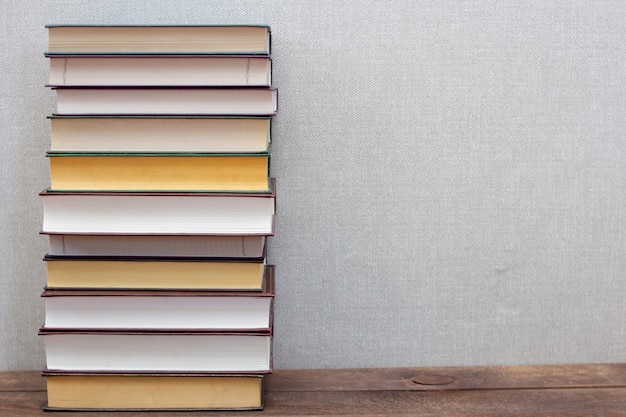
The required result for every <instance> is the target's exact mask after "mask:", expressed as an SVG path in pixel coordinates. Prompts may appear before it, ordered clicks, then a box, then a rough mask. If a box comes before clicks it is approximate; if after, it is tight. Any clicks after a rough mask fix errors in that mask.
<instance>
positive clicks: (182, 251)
mask: <svg viewBox="0 0 626 417" xmlns="http://www.w3.org/2000/svg"><path fill="white" fill-rule="evenodd" d="M47 235H48V242H49V251H48V256H57V257H67V256H73V257H104V258H111V257H125V258H133V257H149V256H159V257H179V258H202V259H214V260H220V259H222V260H235V261H236V260H242V261H244V260H245V261H247V260H262V259H263V258H264V257H265V252H266V250H265V247H266V240H267V239H266V236H264V235H250V236H236V235H235V236H223V235H221V236H214V235H193V234H184V235H158V234H157V235H155V234H152V235H99V234H47Z"/></svg>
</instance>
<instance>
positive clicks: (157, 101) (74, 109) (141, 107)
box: [54, 87, 277, 116]
mask: <svg viewBox="0 0 626 417" xmlns="http://www.w3.org/2000/svg"><path fill="white" fill-rule="evenodd" d="M54 90H55V91H56V96H57V100H56V103H57V110H56V114H59V115H95V114H101V115H106V114H108V115H113V114H116V115H165V114H168V115H181V114H186V115H221V116H223V115H230V116H237V115H239V116H242V115H246V116H271V115H274V114H275V113H276V109H277V107H276V106H277V101H276V100H277V93H276V89H274V88H262V87H240V88H234V87H231V88H219V87H178V88H168V87H117V88H116V87H55V88H54Z"/></svg>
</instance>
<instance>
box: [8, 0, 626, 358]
mask: <svg viewBox="0 0 626 417" xmlns="http://www.w3.org/2000/svg"><path fill="white" fill-rule="evenodd" d="M2 9H3V13H2V14H1V16H0V21H1V22H0V33H1V36H0V42H1V43H2V47H1V48H0V53H1V54H2V59H1V63H0V65H1V66H2V71H0V85H2V88H3V93H2V97H1V99H0V118H1V119H0V120H1V122H0V123H1V130H0V131H1V132H2V133H1V135H2V137H1V140H2V148H3V149H2V152H1V154H0V155H1V156H0V158H1V161H2V162H1V168H2V169H1V170H0V172H1V175H2V186H3V190H2V193H1V201H0V208H1V211H0V216H1V219H0V229H1V230H0V239H1V240H2V241H1V242H0V251H1V253H0V262H1V265H0V266H1V267H0V309H1V310H0V369H39V368H41V367H42V366H43V365H44V356H43V348H42V344H41V342H40V340H38V338H37V336H36V334H37V329H38V327H39V326H40V325H41V324H42V323H43V301H42V300H41V299H40V298H39V294H40V292H41V289H42V287H43V285H44V282H45V276H44V265H43V262H42V261H41V258H42V256H43V254H44V253H45V251H46V244H47V243H46V242H47V241H46V239H45V238H44V237H42V236H40V235H39V234H38V232H39V230H40V228H41V205H40V201H39V197H38V195H37V194H38V192H39V191H40V190H41V189H43V188H44V187H46V186H47V183H48V174H47V169H48V168H47V160H46V158H45V157H44V154H45V151H46V149H47V148H48V141H49V135H50V131H49V125H48V121H47V120H46V116H47V115H48V114H50V113H51V112H52V111H53V110H54V95H53V93H52V92H51V91H49V90H47V89H46V88H45V87H44V84H45V83H46V80H47V71H48V67H47V65H48V63H47V61H46V60H45V58H44V57H43V52H44V51H45V50H46V45H47V32H46V30H45V29H44V25H45V24H46V23H96V24H120V23H132V24H150V23H173V24H175V23H177V24H203V23H208V24H225V23H267V24H270V25H271V26H272V30H273V52H274V53H273V55H274V85H275V86H276V87H278V89H279V103H280V105H279V107H280V113H279V115H278V116H277V117H276V118H275V120H274V126H273V128H274V131H273V132H274V136H273V137H274V147H273V159H272V164H273V166H272V175H273V176H275V177H277V178H278V191H279V197H278V216H277V219H276V224H277V231H276V232H277V233H276V236H275V237H274V238H273V239H272V243H271V248H270V252H269V260H270V261H271V262H272V263H274V264H276V265H277V274H278V275H277V281H278V282H277V287H278V289H277V298H276V312H275V314H276V320H275V341H274V348H275V352H274V354H275V356H274V359H275V366H276V367H277V368H314V367H383V366H421V365H478V364H527V363H565V362H570V363H572V362H613V361H626V324H625V321H624V317H625V316H626V314H625V313H626V301H625V300H626V298H625V295H626V276H625V275H626V237H625V230H626V229H625V226H626V193H625V190H626V142H625V140H626V137H625V134H626V124H625V110H626V108H625V104H626V103H625V99H626V78H625V77H626V70H625V64H626V2H624V1H622V0H613V1H607V0H604V1H585V0H577V1H538V0H537V1H523V2H520V1H516V0H505V1H497V2H496V1H472V2H470V1H456V0H454V1H411V0H404V1H395V2H391V1H365V0H353V1H349V2H335V1H321V0H317V1H252V0H249V1H243V0H240V1H190V0H180V1H171V2H167V1H159V2H157V1H141V0H124V1H120V0H111V1H107V2H93V1H83V0H63V1H61V0H58V1H39V2H20V1H11V0H9V1H8V2H6V1H5V2H3V4H2Z"/></svg>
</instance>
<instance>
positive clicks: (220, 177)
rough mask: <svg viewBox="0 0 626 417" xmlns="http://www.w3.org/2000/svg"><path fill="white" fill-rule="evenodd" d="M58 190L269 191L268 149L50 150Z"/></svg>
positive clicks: (52, 178)
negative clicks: (177, 151)
mask: <svg viewBox="0 0 626 417" xmlns="http://www.w3.org/2000/svg"><path fill="white" fill-rule="evenodd" d="M47 155H48V159H49V162H50V189H51V190H56V191H268V190H269V179H268V173H269V164H270V156H269V154H268V153H257V154H196V153H188V154H171V153H160V154H137V153H126V154H122V153H96V154H93V153H90V154H86V153H58V152H48V154H47Z"/></svg>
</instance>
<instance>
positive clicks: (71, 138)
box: [49, 116, 271, 153]
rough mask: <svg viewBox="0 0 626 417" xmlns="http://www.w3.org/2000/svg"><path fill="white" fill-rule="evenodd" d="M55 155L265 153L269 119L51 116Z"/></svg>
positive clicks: (51, 146)
mask: <svg viewBox="0 0 626 417" xmlns="http://www.w3.org/2000/svg"><path fill="white" fill-rule="evenodd" d="M49 119H50V128H51V136H50V151H52V152H215V153H219V152H223V153H227V152H267V151H268V148H269V144H270V142H271V118H270V117H210V116H208V117H201V116H194V117H192V116H161V117H159V116H151V117H142V116H77V117H73V116H51V117H50V118H49Z"/></svg>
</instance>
